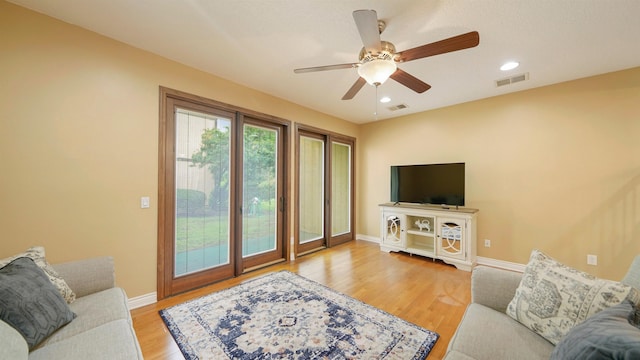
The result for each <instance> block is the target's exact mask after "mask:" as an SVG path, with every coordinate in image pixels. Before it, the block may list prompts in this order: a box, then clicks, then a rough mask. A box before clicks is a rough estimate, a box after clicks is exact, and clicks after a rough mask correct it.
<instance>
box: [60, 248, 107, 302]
mask: <svg viewBox="0 0 640 360" xmlns="http://www.w3.org/2000/svg"><path fill="white" fill-rule="evenodd" d="M52 266H53V268H54V269H55V270H56V271H57V272H58V274H60V276H61V277H62V278H63V279H64V281H66V283H67V285H69V287H70V288H71V290H73V292H74V293H76V297H82V296H86V295H89V294H93V293H96V292H99V291H102V290H106V289H110V288H112V287H115V286H116V276H115V268H114V265H113V258H112V257H110V256H103V257H96V258H90V259H84V260H77V261H71V262H66V263H61V264H55V265H52Z"/></svg>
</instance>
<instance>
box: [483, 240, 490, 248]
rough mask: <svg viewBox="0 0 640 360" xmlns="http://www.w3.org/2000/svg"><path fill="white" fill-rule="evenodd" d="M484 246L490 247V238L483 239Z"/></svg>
mask: <svg viewBox="0 0 640 360" xmlns="http://www.w3.org/2000/svg"><path fill="white" fill-rule="evenodd" d="M484 247H491V240H489V239H484Z"/></svg>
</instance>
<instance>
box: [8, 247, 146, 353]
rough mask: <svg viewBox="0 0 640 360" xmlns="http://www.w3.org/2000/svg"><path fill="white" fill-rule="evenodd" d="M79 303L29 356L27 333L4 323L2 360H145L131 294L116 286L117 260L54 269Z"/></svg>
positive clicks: (92, 260)
mask: <svg viewBox="0 0 640 360" xmlns="http://www.w3.org/2000/svg"><path fill="white" fill-rule="evenodd" d="M53 268H54V269H55V270H56V271H57V272H58V273H59V274H60V275H61V277H62V278H63V279H64V280H65V281H66V283H67V284H68V285H69V287H70V288H71V289H72V290H73V291H74V292H75V294H76V300H75V301H74V302H73V303H72V304H70V305H69V307H70V308H71V310H72V311H73V312H74V313H75V314H76V315H77V317H76V318H75V319H73V321H71V322H70V323H69V324H67V325H65V326H64V327H62V328H61V329H59V330H58V331H56V332H55V333H53V334H52V335H51V336H49V337H48V338H47V339H45V340H44V341H43V342H42V343H40V344H39V345H38V346H37V347H36V348H34V349H32V351H31V352H29V350H28V347H27V343H26V341H25V340H24V338H23V337H22V335H21V334H20V333H19V332H17V331H16V330H15V329H14V328H12V327H11V326H9V325H8V324H7V323H4V322H2V321H0V358H1V359H12V360H18V359H29V360H39V359H43V360H44V359H47V360H52V359H53V360H55V359H65V360H72V359H78V360H79V359H83V360H85V359H92V360H94V359H109V360H118V359H122V360H125V359H126V360H132V359H142V352H141V351H140V345H139V344H138V340H137V339H136V334H135V332H134V330H133V323H132V321H131V316H130V313H129V308H128V305H127V296H126V294H125V292H124V291H123V290H122V289H121V288H118V287H116V286H115V273H114V266H113V259H112V258H110V257H100V258H92V259H87V260H80V261H73V262H69V263H64V264H58V265H53Z"/></svg>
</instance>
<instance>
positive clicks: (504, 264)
mask: <svg viewBox="0 0 640 360" xmlns="http://www.w3.org/2000/svg"><path fill="white" fill-rule="evenodd" d="M476 264H478V265H486V266H491V267H494V268H499V269H505V270H511V271H516V272H520V273H521V272H524V268H525V266H526V265H525V264H519V263H514V262H510V261H503V260H498V259H492V258H486V257H482V256H478V257H477V258H476Z"/></svg>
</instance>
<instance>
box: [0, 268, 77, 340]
mask: <svg viewBox="0 0 640 360" xmlns="http://www.w3.org/2000/svg"><path fill="white" fill-rule="evenodd" d="M75 317H76V315H75V314H74V313H73V312H72V311H71V309H69V306H68V305H67V303H66V301H65V300H64V299H63V298H62V296H61V295H60V293H59V292H58V289H56V287H55V286H54V285H53V284H52V283H51V281H49V278H48V277H47V275H46V274H45V273H44V271H43V270H42V269H40V268H39V267H38V265H36V264H35V263H34V261H33V259H30V258H27V257H21V258H18V259H15V260H13V261H12V262H10V263H9V264H7V265H5V266H4V267H2V268H1V269H0V319H1V320H2V321H4V322H6V323H7V324H9V325H11V326H12V327H13V328H14V329H16V330H17V331H18V332H19V333H20V334H22V336H23V337H24V339H25V340H26V341H27V344H28V345H29V349H32V348H33V347H34V346H36V345H37V344H39V343H40V342H41V341H42V340H44V339H45V338H46V337H48V336H49V335H51V334H52V333H54V332H55V331H56V330H58V329H59V328H60V327H62V326H64V325H66V324H67V323H69V322H70V321H71V320H73V319H74V318H75Z"/></svg>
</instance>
